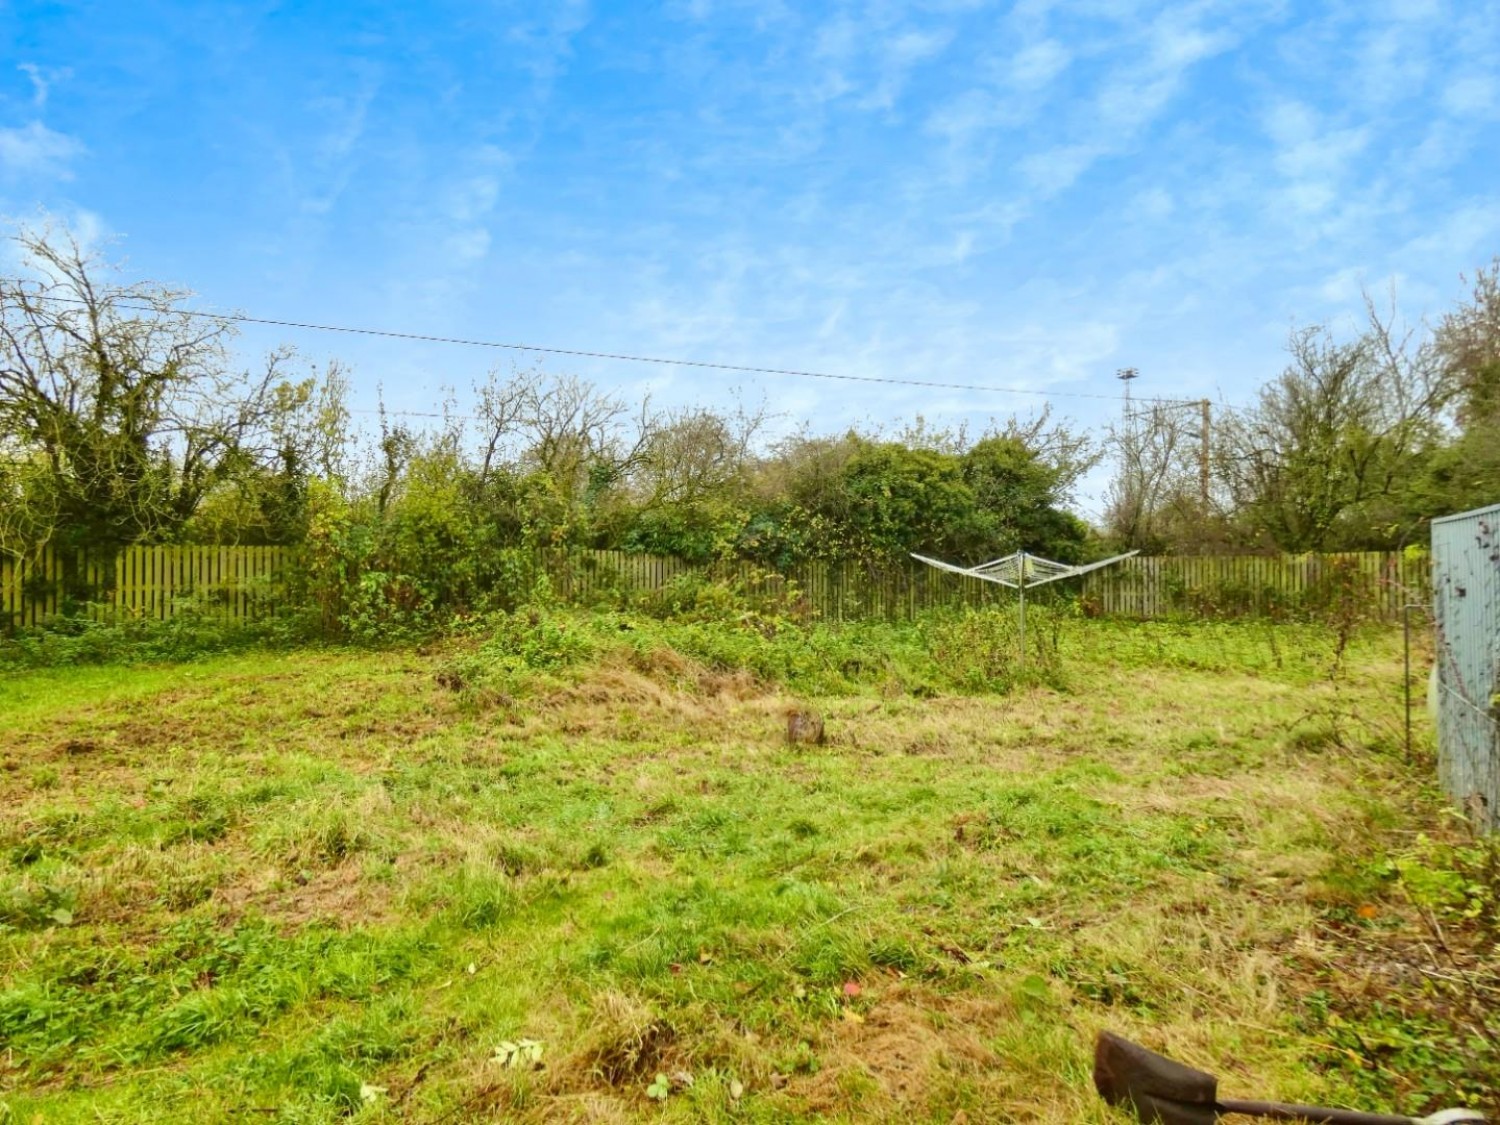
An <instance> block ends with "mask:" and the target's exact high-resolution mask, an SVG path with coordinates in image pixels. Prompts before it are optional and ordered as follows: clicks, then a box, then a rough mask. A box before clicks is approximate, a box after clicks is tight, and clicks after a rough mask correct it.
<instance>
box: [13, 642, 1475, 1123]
mask: <svg viewBox="0 0 1500 1125" xmlns="http://www.w3.org/2000/svg"><path fill="white" fill-rule="evenodd" d="M532 627H534V630H536V631H539V635H540V634H541V633H546V636H544V637H543V641H544V642H545V643H542V642H541V641H539V642H538V645H539V647H538V648H537V649H535V651H539V652H541V653H542V657H541V658H537V659H533V660H531V661H530V662H529V663H528V662H527V661H517V660H514V659H510V658H509V657H507V656H506V653H514V652H516V651H532V650H527V649H526V645H525V641H524V638H522V639H521V640H520V641H518V640H517V638H516V636H515V635H514V634H511V635H508V639H507V640H505V642H504V644H503V645H501V646H500V648H497V647H496V645H495V644H494V643H493V642H492V643H491V644H490V645H489V646H488V647H486V646H484V645H483V644H482V641H481V640H480V639H469V640H455V641H451V642H447V643H444V644H442V645H437V646H432V647H428V648H422V649H418V648H409V649H403V650H397V651H386V652H370V651H352V650H337V649H327V650H315V649H308V650H299V651H281V652H259V651H257V652H250V653H240V654H237V655H236V654H230V655H223V656H217V657H213V658H209V659H202V660H197V661H192V662H187V663H180V664H174V665H154V666H135V667H126V666H106V667H84V668H69V669H53V670H36V671H27V672H15V671H13V672H11V673H9V674H8V675H7V678H6V680H5V681H4V682H3V683H0V1122H7V1121H11V1120H14V1121H17V1122H31V1121H34V1120H42V1121H47V1122H51V1121H90V1122H96V1121H142V1120H151V1121H192V1122H211V1121H231V1120H233V1121H245V1120H264V1121H285V1122H313V1121H332V1120H339V1119H351V1120H358V1121H397V1120H399V1121H412V1122H423V1123H428V1122H430V1123H436V1122H459V1121H468V1120H501V1119H504V1120H518V1121H634V1120H677V1121H744V1122H767V1121H791V1120H812V1119H821V1120H835V1121H851V1122H853V1121H861V1122H865V1121H892V1122H895V1121H930V1122H944V1123H948V1122H956V1121H970V1122H976V1123H977V1122H982V1121H1037V1122H1042V1121H1047V1122H1107V1121H1123V1120H1125V1118H1124V1117H1123V1116H1119V1115H1116V1114H1115V1112H1114V1111H1110V1110H1107V1109H1106V1108H1105V1107H1103V1106H1102V1105H1101V1104H1100V1103H1099V1102H1098V1100H1097V1097H1096V1095H1095V1094H1094V1092H1093V1089H1092V1085H1091V1082H1090V1077H1089V1069H1090V1062H1091V1051H1092V1038H1093V1035H1094V1033H1095V1032H1096V1030H1098V1029H1100V1028H1105V1027H1108V1028H1112V1029H1114V1030H1116V1031H1119V1032H1121V1033H1123V1034H1126V1035H1127V1036H1130V1037H1132V1038H1135V1039H1137V1040H1139V1041H1141V1042H1144V1043H1147V1044H1148V1045H1150V1046H1153V1047H1155V1048H1157V1049H1159V1050H1163V1051H1165V1052H1167V1053H1169V1054H1172V1055H1174V1056H1175V1057H1177V1058H1180V1059H1182V1060H1183V1061H1187V1062H1191V1063H1194V1064H1196V1065H1199V1066H1202V1067H1204V1068H1205V1069H1209V1070H1212V1071H1214V1072H1215V1073H1217V1074H1219V1075H1220V1077H1221V1089H1222V1090H1223V1091H1224V1092H1225V1093H1226V1094H1231V1095H1237V1096H1247V1097H1277V1098H1283V1099H1288V1100H1299V1101H1316V1102H1325V1103H1336V1104H1344V1105H1355V1106H1360V1107H1363V1108H1369V1109H1383V1110H1396V1109H1399V1110H1401V1111H1402V1112H1416V1111H1425V1110H1428V1109H1431V1108H1435V1107H1437V1106H1440V1105H1445V1104H1447V1105H1451V1104H1458V1103H1461V1102H1463V1101H1464V1100H1465V1099H1468V1100H1469V1101H1471V1102H1473V1103H1474V1104H1479V1105H1484V1106H1485V1107H1486V1108H1488V1109H1490V1110H1492V1111H1500V1103H1497V1102H1496V1101H1495V1099H1494V1095H1493V1094H1492V1093H1487V1091H1492V1090H1493V1089H1494V1088H1495V1086H1496V1085H1497V1077H1500V1061H1497V1059H1500V1056H1497V1052H1496V1049H1495V1042H1496V1040H1495V1036H1496V1035H1497V1033H1500V1021H1496V1020H1494V1019H1492V1017H1491V1016H1490V1015H1489V1013H1488V1012H1487V1010H1486V1007H1485V998H1486V997H1494V996H1500V992H1496V991H1495V990H1496V989H1497V988H1500V977H1497V975H1496V972H1495V968H1496V964H1497V961H1500V957H1497V956H1496V950H1495V945H1494V943H1495V932H1494V921H1495V919H1494V913H1495V911H1494V907H1495V904H1494V891H1493V886H1492V885H1491V884H1489V883H1486V882H1485V881H1484V879H1483V878H1482V877H1481V875H1480V874H1477V873H1476V872H1479V869H1480V858H1479V857H1480V856H1481V853H1482V849H1479V848H1477V847H1475V846H1473V845H1471V844H1470V843H1468V842H1467V840H1466V837H1465V836H1464V834H1463V832H1462V830H1461V828H1460V826H1459V825H1457V824H1456V823H1455V821H1454V820H1453V819H1452V818H1451V817H1450V816H1448V815H1446V814H1445V813H1444V812H1443V811H1442V806H1441V804H1440V803H1439V802H1438V801H1437V800H1436V798H1435V797H1434V795H1433V794H1432V792H1431V791H1430V788H1429V784H1428V777H1429V775H1430V765H1427V764H1424V763H1421V762H1419V763H1418V764H1417V765H1415V766H1411V765H1408V764H1407V763H1406V762H1405V758H1404V751H1403V747H1402V740H1401V650H1400V644H1399V636H1394V637H1393V636H1391V635H1389V634H1387V633H1383V632H1372V633H1364V634H1361V635H1360V636H1359V637H1358V638H1357V639H1356V641H1355V642H1354V644H1353V645H1352V646H1351V647H1350V648H1349V650H1348V652H1347V653H1345V654H1344V656H1343V658H1342V660H1341V661H1340V662H1339V664H1338V666H1337V667H1335V657H1334V653H1335V650H1336V648H1337V645H1336V643H1335V638H1334V637H1333V636H1332V635H1331V634H1328V633H1325V632H1323V631H1321V630H1319V629H1315V628H1311V627H1290V626H1287V627H1281V628H1276V629H1273V628H1270V627H1266V626H1259V625H1256V626H1250V625H1245V626H1232V625H1216V626H1206V625H1205V626H1197V627H1168V626H1162V625H1140V626H1124V625H1117V624H1107V623H1099V622H1083V621H1080V622H1073V623H1070V624H1069V625H1068V626H1067V629H1066V631H1065V633H1064V634H1063V635H1061V637H1060V639H1058V638H1054V639H1058V643H1059V644H1060V646H1061V656H1060V659H1059V663H1060V667H1061V668H1062V669H1063V670H1064V671H1065V678H1064V679H1062V680H1058V681H1057V682H1058V683H1060V684H1061V688H1060V689H1059V688H1056V687H1045V686H1024V685H1023V686H1019V687H1017V688H1015V689H1014V690H1012V691H1010V692H1008V693H1003V694H1001V693H994V692H985V691H981V690H977V689H969V690H960V688H958V687H955V686H952V685H948V686H942V685H939V686H938V687H933V686H932V685H931V684H930V683H927V682H925V681H921V679H920V678H916V679H912V678H909V677H908V678H903V676H902V675H901V674H899V672H897V671H891V670H889V669H887V670H886V671H883V672H879V673H878V674H874V675H868V676H864V677H861V676H859V675H856V674H854V673H850V672H849V671H848V668H847V665H848V663H849V661H847V660H845V661H844V663H843V664H841V665H840V667H839V668H834V669H831V670H830V671H829V672H828V674H827V675H826V676H824V677H822V678H818V677H811V678H809V677H807V676H803V677H801V678H798V677H797V676H788V677H786V678H784V679H783V680H781V681H780V682H778V681H777V679H776V678H775V677H774V676H773V675H770V674H767V673H766V672H765V671H764V668H763V667H762V665H759V664H755V663H754V662H748V663H745V664H744V666H742V667H739V668H736V667H735V666H734V663H735V662H734V661H732V660H728V659H714V658H712V656H711V650H712V648H713V646H712V645H711V644H709V643H708V642H707V641H705V640H704V639H703V634H701V633H700V634H698V640H697V642H695V643H694V644H689V643H686V641H685V640H683V638H684V637H686V636H687V635H686V634H685V633H684V634H683V635H682V637H679V638H678V640H683V643H674V641H673V634H671V633H670V631H659V632H657V633H653V632H652V631H651V630H652V628H653V626H651V625H649V624H643V623H636V622H631V621H627V620H618V621H611V622H610V623H609V626H608V628H607V629H601V628H600V627H598V625H597V623H595V624H594V625H587V624H584V623H579V622H575V621H573V620H571V619H564V620H560V621H556V622H551V621H549V622H539V621H538V620H537V619H532V621H531V622H530V625H529V626H527V625H526V624H525V623H524V622H523V628H532ZM705 628H706V627H705ZM714 628H721V629H726V630H728V629H731V628H732V626H728V625H725V626H716V627H714ZM549 629H550V630H551V632H547V630H549ZM569 630H574V631H578V630H583V631H588V630H592V631H591V632H589V637H590V638H591V639H590V640H589V641H588V643H587V644H584V645H580V646H579V647H578V648H577V649H576V650H575V649H573V648H570V647H569V642H567V640H566V638H567V637H568V635H569ZM613 633H618V634H619V635H620V636H621V637H623V638H625V639H624V640H621V641H620V642H619V643H618V644H613V643H607V641H604V640H600V638H601V637H607V636H608V635H611V634H613ZM893 636H894V634H893ZM903 636H904V637H905V639H904V641H903V643H908V644H910V645H912V646H913V647H914V648H915V647H918V646H920V644H921V643H922V642H921V641H920V639H915V640H914V639H912V637H910V636H906V635H903ZM857 641H858V643H857V645H856V647H857V648H859V649H861V650H863V651H864V657H863V659H864V660H865V662H866V663H872V664H875V665H878V664H879V663H880V659H881V657H880V654H879V653H877V652H872V651H868V650H869V649H871V648H872V647H874V646H877V645H878V644H879V643H880V641H879V631H878V630H872V631H870V632H869V633H868V635H865V636H862V637H860V638H857ZM762 642H764V643H765V644H767V645H771V646H774V645H775V644H777V643H780V642H778V641H775V640H774V639H768V638H766V637H763V636H762V637H759V638H758V639H757V640H756V641H755V643H756V644H761V643H762ZM501 649H504V650H505V651H504V652H502V651H501ZM768 651H769V650H768ZM807 651H808V652H813V653H814V654H815V656H816V652H818V651H821V650H819V649H818V648H817V645H816V644H812V645H811V646H810V647H808V648H807ZM497 653H498V654H499V655H498V656H497ZM559 654H561V655H559ZM799 659H800V658H799ZM807 659H808V660H811V661H812V663H814V664H816V663H817V660H816V659H815V658H814V657H808V658H807ZM487 662H488V664H492V665H496V667H497V670H494V671H493V672H492V673H487V672H486V668H487ZM825 663H826V662H825ZM856 663H858V662H856ZM747 667H748V668H750V669H751V670H749V671H747V670H745V669H746V668H747ZM757 668H759V669H760V674H755V671H754V670H755V669H757ZM840 669H842V671H841V670H840ZM841 677H842V678H841ZM809 685H811V686H812V687H814V688H816V689H817V694H813V693H812V692H810V691H809ZM793 706H804V707H805V706H810V707H812V708H815V709H816V710H817V711H819V712H821V714H822V715H823V717H824V719H825V721H826V729H827V735H828V739H827V742H826V743H825V744H823V745H808V746H802V745H796V746H794V745H789V744H788V743H787V741H786V737H785V732H786V713H787V710H788V708H789V707H793ZM1418 718H1419V723H1418V729H1419V740H1418V741H1419V749H1422V750H1424V751H1425V748H1426V746H1427V744H1428V741H1429V736H1428V735H1427V734H1426V732H1425V729H1423V722H1422V718H1423V717H1422V715H1420V714H1419V716H1418ZM1491 874H1493V873H1491ZM1486 1099H1488V1100H1486Z"/></svg>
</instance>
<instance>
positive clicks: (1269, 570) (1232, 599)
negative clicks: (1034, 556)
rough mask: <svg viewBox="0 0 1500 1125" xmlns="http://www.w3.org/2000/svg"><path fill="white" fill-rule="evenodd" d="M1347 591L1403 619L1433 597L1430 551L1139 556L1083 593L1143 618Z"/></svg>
mask: <svg viewBox="0 0 1500 1125" xmlns="http://www.w3.org/2000/svg"><path fill="white" fill-rule="evenodd" d="M1345 597H1347V598H1349V599H1351V600H1352V601H1353V602H1354V603H1355V604H1356V605H1358V606H1359V607H1360V608H1361V609H1362V610H1363V611H1364V612H1365V613H1366V614H1370V615H1373V616H1375V617H1379V618H1381V619H1382V620H1386V621H1394V620H1397V619H1398V618H1399V617H1400V616H1401V607H1402V606H1404V605H1406V604H1408V603H1411V602H1417V603H1423V604H1425V603H1426V602H1428V601H1430V600H1431V569H1430V564H1429V560H1428V556H1427V553H1426V552H1425V551H1424V552H1418V553H1411V554H1407V553H1405V552H1401V551H1366V552H1348V553H1330V554H1308V555H1219V556H1214V555H1202V556H1198V555H1179V556H1158V557H1146V556H1140V555H1137V556H1136V557H1134V558H1130V559H1126V560H1124V561H1123V562H1121V563H1118V564H1117V565H1115V566H1111V567H1106V568H1104V569H1103V570H1097V571H1094V572H1092V573H1090V574H1088V575H1086V576H1085V577H1084V579H1083V590H1082V593H1081V595H1080V599H1081V603H1082V604H1083V605H1084V607H1085V608H1086V609H1088V610H1090V611H1092V612H1097V613H1099V614H1103V615H1109V616H1122V617H1139V618H1161V617H1173V616H1186V617H1246V616H1254V617H1261V616H1273V617H1274V616H1295V615H1297V614H1300V613H1316V612H1319V611H1326V610H1329V609H1331V608H1332V607H1333V606H1334V603H1335V602H1336V601H1338V600H1339V599H1341V598H1345Z"/></svg>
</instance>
